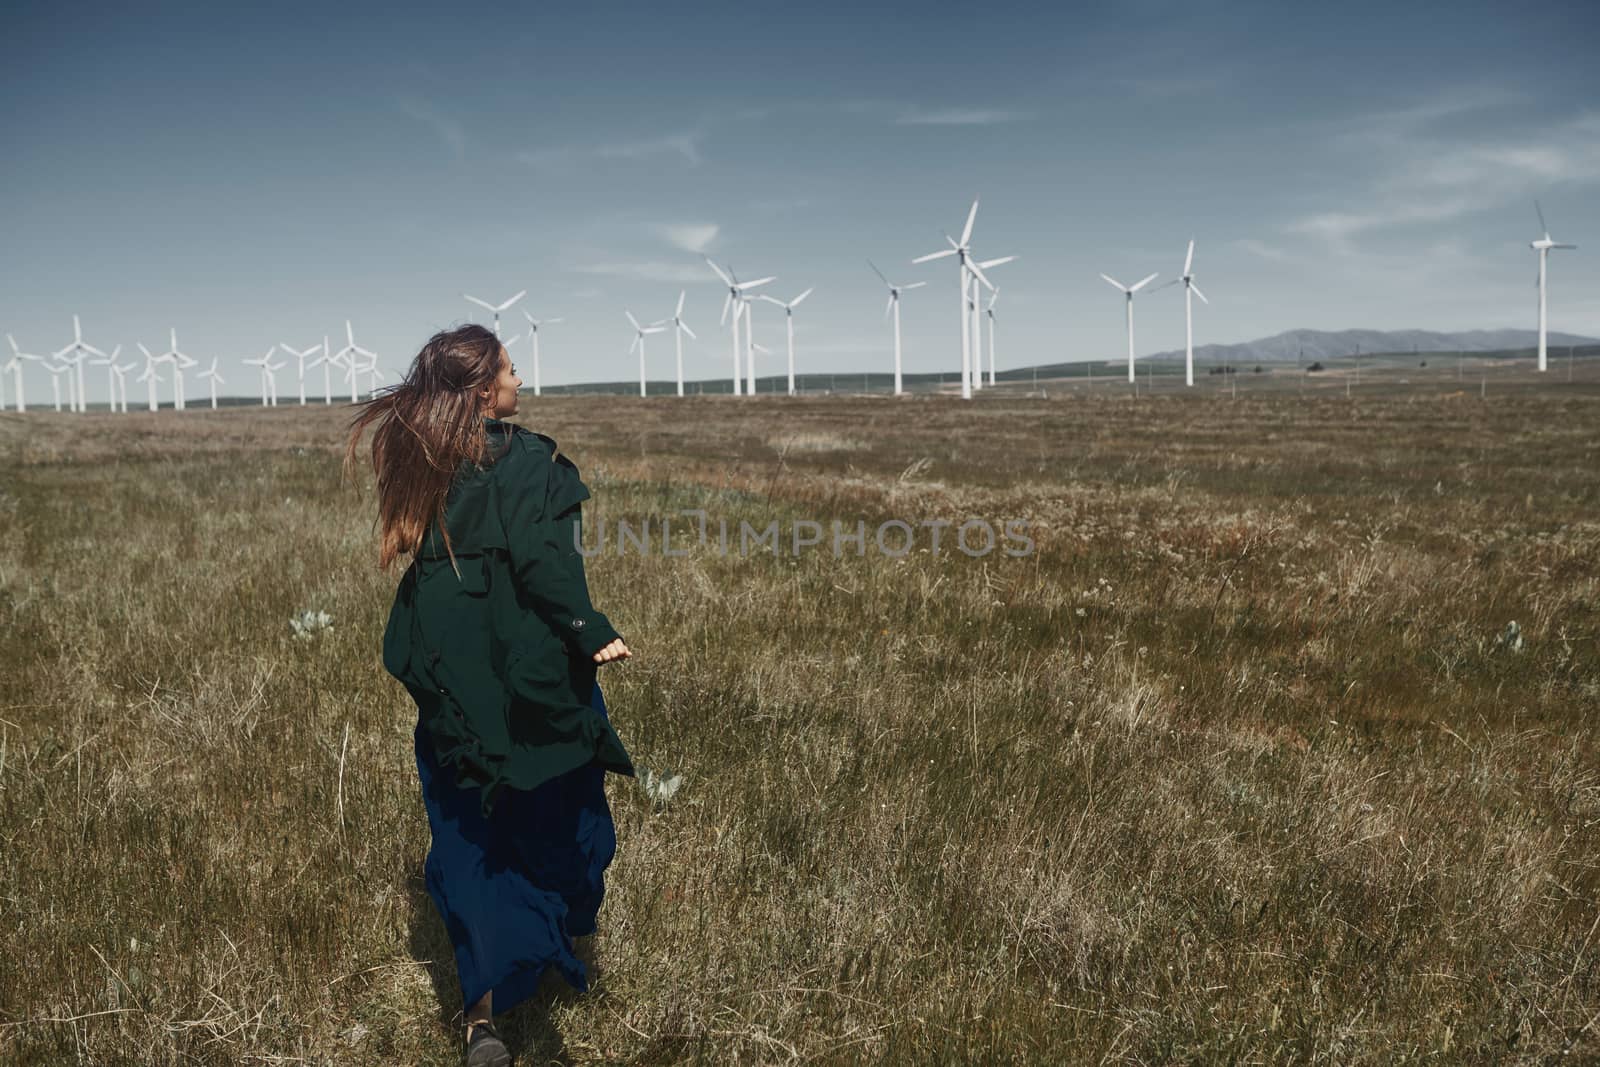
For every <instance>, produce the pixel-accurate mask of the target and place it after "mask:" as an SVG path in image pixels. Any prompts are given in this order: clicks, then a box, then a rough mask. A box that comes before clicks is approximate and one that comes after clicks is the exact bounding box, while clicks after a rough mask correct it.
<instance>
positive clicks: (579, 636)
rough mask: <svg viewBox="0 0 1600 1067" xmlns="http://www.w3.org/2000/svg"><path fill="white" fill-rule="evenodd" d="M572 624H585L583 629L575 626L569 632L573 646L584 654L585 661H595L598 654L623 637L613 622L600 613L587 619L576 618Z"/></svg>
mask: <svg viewBox="0 0 1600 1067" xmlns="http://www.w3.org/2000/svg"><path fill="white" fill-rule="evenodd" d="M572 622H573V624H576V623H580V622H581V623H582V624H583V625H582V626H581V627H580V626H575V627H574V628H573V629H572V630H571V631H569V632H570V634H571V637H572V644H573V646H574V647H575V648H577V649H578V651H580V652H582V653H583V656H584V658H585V659H589V660H592V659H594V654H595V653H596V652H599V651H600V650H601V649H602V648H605V647H606V646H607V645H609V644H610V643H611V642H613V641H615V640H617V639H618V638H619V637H621V636H622V635H621V634H619V633H617V631H616V628H615V627H613V626H612V625H611V620H610V619H607V618H606V617H605V616H604V615H602V614H600V613H599V612H598V611H597V612H594V613H593V614H591V615H589V616H587V617H582V616H577V617H574V618H573V620H572Z"/></svg>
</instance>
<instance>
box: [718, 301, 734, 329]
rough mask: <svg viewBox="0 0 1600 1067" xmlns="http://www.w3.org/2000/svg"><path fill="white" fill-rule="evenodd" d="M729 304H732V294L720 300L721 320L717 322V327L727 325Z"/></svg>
mask: <svg viewBox="0 0 1600 1067" xmlns="http://www.w3.org/2000/svg"><path fill="white" fill-rule="evenodd" d="M731 303H733V294H732V293H729V294H728V295H727V296H725V297H723V298H722V318H720V319H718V320H717V325H718V326H726V325H728V305H729V304H731ZM735 318H737V316H735Z"/></svg>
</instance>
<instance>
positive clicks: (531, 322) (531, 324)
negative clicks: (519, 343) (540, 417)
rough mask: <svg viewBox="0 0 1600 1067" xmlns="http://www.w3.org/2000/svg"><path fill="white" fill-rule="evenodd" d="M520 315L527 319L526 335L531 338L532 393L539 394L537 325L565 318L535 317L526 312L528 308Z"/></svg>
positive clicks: (560, 320)
mask: <svg viewBox="0 0 1600 1067" xmlns="http://www.w3.org/2000/svg"><path fill="white" fill-rule="evenodd" d="M522 317H523V318H525V319H527V320H528V331H529V332H528V336H529V337H531V338H533V395H534V396H538V395H539V327H541V326H549V325H550V324H551V323H554V322H565V321H567V320H566V319H536V318H534V317H533V316H532V315H530V314H528V309H527V308H523V309H522Z"/></svg>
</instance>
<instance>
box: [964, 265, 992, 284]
mask: <svg viewBox="0 0 1600 1067" xmlns="http://www.w3.org/2000/svg"><path fill="white" fill-rule="evenodd" d="M967 269H968V270H970V271H971V272H972V273H973V275H974V276H975V277H976V278H977V279H978V280H979V281H980V282H982V283H983V284H984V285H985V286H986V287H987V288H989V289H993V288H994V283H993V282H991V281H989V279H988V278H985V277H984V276H983V268H981V267H979V266H978V265H977V264H976V263H972V262H970V261H969V262H968V263H967Z"/></svg>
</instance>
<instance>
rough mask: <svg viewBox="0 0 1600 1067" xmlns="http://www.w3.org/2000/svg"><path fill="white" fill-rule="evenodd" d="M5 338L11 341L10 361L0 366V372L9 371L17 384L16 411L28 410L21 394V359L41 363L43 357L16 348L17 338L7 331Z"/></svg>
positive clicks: (58, 408) (58, 406)
mask: <svg viewBox="0 0 1600 1067" xmlns="http://www.w3.org/2000/svg"><path fill="white" fill-rule="evenodd" d="M6 340H7V341H9V342H11V362H10V363H7V364H6V365H5V366H4V367H0V374H3V373H5V372H6V371H10V372H11V373H12V375H13V376H14V377H13V380H14V381H15V383H16V386H17V411H18V412H19V413H20V412H24V411H27V410H28V404H27V401H26V400H25V399H24V398H23V394H22V361H23V360H25V359H31V360H32V361H33V362H35V363H43V362H44V357H43V356H36V355H34V354H33V353H32V352H24V351H23V350H22V349H20V348H18V347H17V339H16V338H15V337H12V336H11V335H10V334H9V333H8V334H6ZM57 389H58V390H59V389H60V387H59V386H57ZM58 395H59V394H58ZM56 410H58V411H59V410H60V402H59V401H58V402H57V404H56Z"/></svg>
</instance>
